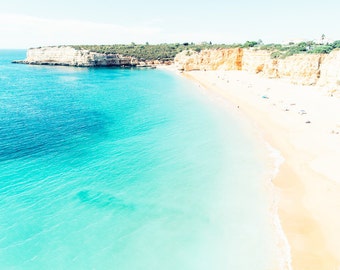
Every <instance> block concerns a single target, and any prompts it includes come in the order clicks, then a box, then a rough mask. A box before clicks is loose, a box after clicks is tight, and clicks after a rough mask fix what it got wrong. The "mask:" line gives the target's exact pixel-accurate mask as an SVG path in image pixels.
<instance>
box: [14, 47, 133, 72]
mask: <svg viewBox="0 0 340 270" xmlns="http://www.w3.org/2000/svg"><path fill="white" fill-rule="evenodd" d="M14 62H16V63H24V64H32V65H61V66H79V67H97V66H135V65H137V64H138V62H137V60H136V59H135V58H133V57H124V56H121V55H119V54H102V53H95V52H91V51H88V50H76V49H74V48H72V47H70V46H54V47H41V48H32V49H29V50H28V51H27V57H26V59H25V60H23V61H14Z"/></svg>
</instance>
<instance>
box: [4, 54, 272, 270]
mask: <svg viewBox="0 0 340 270" xmlns="http://www.w3.org/2000/svg"><path fill="white" fill-rule="evenodd" d="M23 58H24V52H23V51H0V200H1V204H0V269H195V270H199V269H202V270H203V269H238V270H240V269H255V270H256V269H261V270H262V269H269V268H270V267H271V265H272V259H271V258H273V257H274V255H273V239H272V238H271V233H270V232H269V231H270V219H269V217H268V205H267V201H266V198H265V195H264V188H263V184H264V180H263V175H264V172H265V170H266V168H265V162H264V161H263V160H261V159H259V156H260V152H261V149H259V147H258V146H257V145H256V141H254V140H253V139H252V138H251V136H249V134H247V133H246V132H245V128H244V127H243V126H242V124H241V123H240V122H239V121H238V119H236V118H235V117H234V116H232V115H231V114H230V113H229V112H228V110H226V108H225V106H224V105H222V104H220V103H219V102H216V100H214V99H213V98H207V96H206V95H205V94H204V93H203V92H202V91H200V89H198V87H196V86H194V85H193V84H191V83H190V82H187V81H185V80H183V79H181V78H179V77H176V76H175V75H173V74H171V73H168V72H166V71H161V70H147V69H116V68H97V69H91V68H71V67H67V68H65V67H48V66H26V65H15V64H11V63H10V61H11V60H14V59H23Z"/></svg>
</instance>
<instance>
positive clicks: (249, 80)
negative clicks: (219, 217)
mask: <svg viewBox="0 0 340 270" xmlns="http://www.w3.org/2000/svg"><path fill="white" fill-rule="evenodd" d="M167 69H168V68H167ZM180 75H182V76H184V77H185V78H187V79H189V80H191V81H194V82H196V83H198V84H199V85H200V86H202V87H204V88H205V89H206V90H207V91H214V92H217V93H218V94H219V95H220V96H221V97H222V98H224V99H226V100H228V101H229V102H231V103H232V104H234V105H235V106H237V108H238V109H239V110H240V112H241V113H242V114H244V115H245V117H247V118H248V119H249V120H251V121H252V122H253V123H254V125H255V127H256V129H258V130H259V131H260V133H261V134H262V135H263V138H264V140H265V141H266V142H268V144H269V145H270V146H272V147H273V148H274V149H277V150H278V151H279V152H280V154H281V155H282V156H283V158H284V161H283V162H282V164H281V166H280V168H279V170H278V173H277V175H276V176H275V177H274V179H273V180H272V184H273V185H274V189H275V190H277V191H278V193H279V198H277V199H276V200H278V201H277V213H278V218H279V223H280V225H281V226H282V229H283V233H284V236H285V237H286V238H287V240H288V244H289V250H290V255H291V258H290V259H289V258H286V260H287V259H288V261H289V260H291V267H290V266H289V265H286V266H285V268H284V269H318V270H321V269H338V268H339V266H340V232H338V229H337V228H340V218H337V214H338V213H339V212H340V196H339V195H340V187H339V182H337V179H340V172H339V169H337V167H336V160H340V153H336V152H337V151H336V149H337V147H338V150H339V149H340V148H339V146H340V135H339V133H340V132H339V131H340V119H337V116H338V117H339V116H340V99H339V98H337V97H331V96H329V95H327V93H326V92H324V91H322V89H320V88H318V87H315V86H297V85H293V84H291V83H289V82H287V81H285V80H283V79H268V78H262V77H260V76H259V75H255V74H250V73H247V72H244V71H190V72H183V73H181V74H180ZM306 94H307V95H306ZM317 104H320V105H319V106H315V105H317ZM324 106H326V107H324ZM322 108H323V109H324V110H323V111H322ZM338 152H339V151H338ZM338 181H339V180H338Z"/></svg>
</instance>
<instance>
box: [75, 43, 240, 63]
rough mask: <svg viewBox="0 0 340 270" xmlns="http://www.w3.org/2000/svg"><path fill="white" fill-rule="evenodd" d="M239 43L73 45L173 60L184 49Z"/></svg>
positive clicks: (134, 55) (228, 46) (88, 48)
mask: <svg viewBox="0 0 340 270" xmlns="http://www.w3.org/2000/svg"><path fill="white" fill-rule="evenodd" d="M237 46H239V44H235V45H226V44H212V43H210V42H209V43H208V42H203V43H200V44H194V43H173V44H165V43H164V44H157V45H150V44H148V43H146V44H135V43H131V44H129V45H122V44H115V45H75V46H72V47H73V48H75V49H84V50H89V51H92V52H97V53H105V54H121V55H123V56H132V57H135V58H137V59H138V60H141V61H143V60H163V61H166V60H173V59H174V58H175V56H176V54H178V53H180V52H182V51H184V50H194V51H196V52H200V51H201V50H203V49H221V48H232V47H237Z"/></svg>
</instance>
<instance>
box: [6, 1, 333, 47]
mask: <svg viewBox="0 0 340 270" xmlns="http://www.w3.org/2000/svg"><path fill="white" fill-rule="evenodd" d="M339 18H340V1H339V0H318V1H316V0H310V1H306V0H281V1H277V0H233V1H230V0H205V1H203V0H187V1H186V0H168V1H163V0H111V1H110V0H91V1H90V0H53V1H50V0H1V1H0V34H1V37H0V48H29V47H36V46H45V45H63V44H114V43H131V42H135V43H145V42H149V43H150V44H155V43H164V42H195V43H196V42H202V41H208V42H209V41H212V42H213V43H239V42H240V43H243V42H245V41H247V40H255V41H257V40H259V39H261V40H262V41H263V42H264V43H272V42H277V43H280V42H284V41H287V40H302V39H308V40H313V39H317V38H320V37H321V35H322V34H325V35H326V37H327V38H330V39H333V40H340V26H339Z"/></svg>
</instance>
